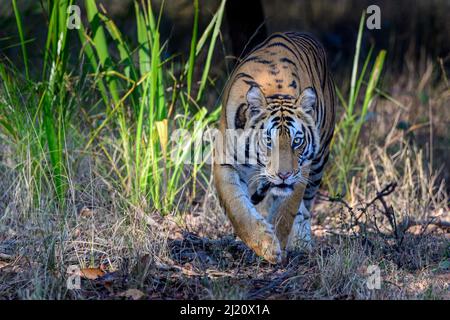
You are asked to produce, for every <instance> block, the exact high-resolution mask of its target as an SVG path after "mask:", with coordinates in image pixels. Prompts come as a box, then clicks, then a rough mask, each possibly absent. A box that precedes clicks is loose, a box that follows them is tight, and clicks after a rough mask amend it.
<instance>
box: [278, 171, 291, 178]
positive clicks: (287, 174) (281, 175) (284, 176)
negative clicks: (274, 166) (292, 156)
mask: <svg viewBox="0 0 450 320" xmlns="http://www.w3.org/2000/svg"><path fill="white" fill-rule="evenodd" d="M291 175H292V172H291V171H285V172H278V176H279V177H280V178H281V179H283V180H286V179H287V178H289V177H290V176H291Z"/></svg>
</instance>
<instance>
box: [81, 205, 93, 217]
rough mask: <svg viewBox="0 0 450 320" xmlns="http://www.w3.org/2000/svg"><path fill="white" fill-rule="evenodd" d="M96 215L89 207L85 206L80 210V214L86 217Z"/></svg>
mask: <svg viewBox="0 0 450 320" xmlns="http://www.w3.org/2000/svg"><path fill="white" fill-rule="evenodd" d="M93 215H94V211H93V210H91V209H89V208H88V207H83V208H82V209H81V210H80V216H82V217H84V218H90V217H92V216H93Z"/></svg>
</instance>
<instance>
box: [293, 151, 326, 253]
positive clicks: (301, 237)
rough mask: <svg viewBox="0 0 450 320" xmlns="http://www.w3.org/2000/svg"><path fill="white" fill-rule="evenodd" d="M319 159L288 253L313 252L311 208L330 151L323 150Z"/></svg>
mask: <svg viewBox="0 0 450 320" xmlns="http://www.w3.org/2000/svg"><path fill="white" fill-rule="evenodd" d="M319 155H320V156H319V157H317V158H316V159H314V160H313V161H312V164H311V167H310V168H311V169H310V173H309V180H310V182H309V183H308V185H307V186H306V189H305V193H304V195H303V200H302V202H301V205H300V208H299V210H298V213H297V216H296V217H295V219H294V223H293V226H292V230H291V234H290V235H289V241H288V251H298V250H300V251H304V250H305V249H306V250H311V247H312V240H311V213H310V210H311V207H312V205H313V201H314V197H315V195H316V193H317V190H318V189H319V186H320V182H321V181H322V175H323V169H324V167H325V164H326V163H327V160H328V155H329V150H328V148H323V150H322V151H321V152H319Z"/></svg>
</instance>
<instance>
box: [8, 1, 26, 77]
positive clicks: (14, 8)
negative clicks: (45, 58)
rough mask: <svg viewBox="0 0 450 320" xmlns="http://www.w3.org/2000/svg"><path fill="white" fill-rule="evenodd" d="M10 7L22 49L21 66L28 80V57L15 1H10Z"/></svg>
mask: <svg viewBox="0 0 450 320" xmlns="http://www.w3.org/2000/svg"><path fill="white" fill-rule="evenodd" d="M12 5H13V10H14V16H15V18H16V24H17V30H18V32H19V38H20V46H21V48H22V56H23V64H24V66H25V76H26V78H27V80H29V79H30V75H29V71H28V56H27V48H26V47H25V36H24V34H23V25H22V18H21V16H20V12H19V10H18V9H17V3H16V0H12Z"/></svg>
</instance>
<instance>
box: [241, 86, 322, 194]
mask: <svg viewBox="0 0 450 320" xmlns="http://www.w3.org/2000/svg"><path fill="white" fill-rule="evenodd" d="M247 102H248V106H249V111H250V114H249V120H250V121H248V124H249V125H250V127H251V128H257V129H259V135H258V149H259V157H260V160H261V161H260V162H259V163H258V164H259V169H260V172H259V176H260V177H261V178H262V180H263V183H265V184H266V186H268V187H269V190H270V192H271V193H272V194H273V195H277V196H288V195H290V194H291V193H292V192H293V191H294V186H295V185H296V184H299V183H302V184H306V183H307V182H308V176H307V175H308V173H307V172H308V170H307V167H308V166H309V164H310V162H311V160H312V159H313V158H314V155H315V153H316V152H317V150H318V149H319V144H320V141H319V135H318V132H317V128H316V126H315V122H314V120H313V116H312V112H313V110H314V105H315V103H316V95H315V92H314V90H313V89H311V88H307V89H305V90H304V91H303V92H302V94H301V95H300V97H299V98H297V99H295V98H294V97H289V96H280V95H276V96H272V97H267V98H266V97H264V95H263V93H262V91H261V90H260V89H259V88H258V87H252V88H250V89H249V92H248V94H247Z"/></svg>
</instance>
